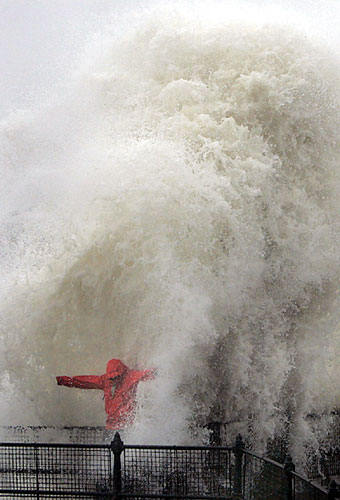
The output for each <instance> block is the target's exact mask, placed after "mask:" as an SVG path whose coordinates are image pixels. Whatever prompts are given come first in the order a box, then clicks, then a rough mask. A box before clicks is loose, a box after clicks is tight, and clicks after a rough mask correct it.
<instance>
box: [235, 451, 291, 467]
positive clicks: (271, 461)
mask: <svg viewBox="0 0 340 500" xmlns="http://www.w3.org/2000/svg"><path fill="white" fill-rule="evenodd" d="M243 453H244V454H245V455H250V456H251V457H254V458H257V459H258V460H261V461H263V462H266V463H268V464H270V465H274V466H275V467H278V468H279V469H283V470H284V465H283V464H280V463H279V462H275V460H272V459H271V458H267V457H265V456H263V455H259V454H258V453H254V452H253V451H249V450H243Z"/></svg>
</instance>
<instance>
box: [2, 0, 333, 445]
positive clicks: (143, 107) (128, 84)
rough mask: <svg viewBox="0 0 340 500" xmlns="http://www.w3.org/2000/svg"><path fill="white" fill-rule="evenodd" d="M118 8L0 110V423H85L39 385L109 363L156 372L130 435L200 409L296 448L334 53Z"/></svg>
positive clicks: (328, 240)
mask: <svg viewBox="0 0 340 500" xmlns="http://www.w3.org/2000/svg"><path fill="white" fill-rule="evenodd" d="M216 8H217V7H216ZM224 14H225V12H224ZM137 17H138V16H135V17H134V18H133V20H131V26H130V27H129V24H127V25H126V26H125V28H124V29H122V28H121V27H119V26H118V24H117V21H116V30H115V29H114V28H112V35H110V32H109V30H108V29H107V27H106V31H105V36H104V35H103V37H102V38H96V39H95V40H94V41H93V47H92V48H91V47H90V48H89V49H88V51H87V56H86V62H85V63H84V62H83V63H79V65H76V70H75V71H73V72H72V74H70V73H71V72H70V71H65V75H64V77H63V78H64V80H63V81H62V83H61V84H60V86H59V87H58V89H56V90H55V91H54V92H53V95H49V94H48V92H47V91H46V90H45V91H44V92H43V91H42V92H41V99H39V95H38V96H36V95H35V96H34V99H33V98H32V101H34V104H31V106H26V108H25V109H24V110H15V109H14V110H13V111H12V112H8V113H7V112H6V114H4V118H3V120H2V122H1V151H2V154H1V155H2V173H1V187H0V189H1V201H0V203H1V220H0V222H1V230H2V244H1V249H0V252H1V283H2V287H1V290H2V299H1V314H2V317H1V332H2V337H1V339H2V348H1V377H2V381H3V411H2V415H1V423H2V424H8V423H10V424H23V425H25V424H31V425H32V424H43V425H96V424H97V425H101V424H103V423H104V420H105V417H104V404H103V402H102V401H101V394H100V392H99V391H98V392H97V391H77V390H69V389H63V388H60V387H57V386H56V383H55V375H72V374H100V373H104V371H105V366H106V362H107V360H108V359H110V358H113V357H114V358H121V359H122V360H123V361H124V362H126V363H127V364H129V365H130V366H131V367H132V366H133V367H140V368H144V367H145V368H148V367H157V368H158V378H157V380H156V381H154V382H149V383H145V384H144V385H143V386H142V385H141V386H140V390H139V403H140V409H139V414H138V418H137V421H136V424H135V426H134V427H133V428H132V429H131V430H130V433H129V440H130V442H131V441H136V440H139V441H146V442H150V441H152V442H170V443H188V442H192V441H195V440H196V441H200V440H201V439H202V435H203V434H204V432H205V431H204V430H203V429H204V426H205V425H206V424H207V423H208V422H209V421H220V422H224V423H229V425H227V433H229V435H228V436H227V437H228V440H229V441H230V440H231V438H233V437H234V436H235V432H236V431H237V432H238V431H241V432H242V433H243V434H244V435H245V436H249V437H250V439H251V440H252V441H253V442H254V443H255V446H256V447H257V448H259V447H260V446H261V445H262V444H263V443H264V442H265V441H266V440H267V439H268V438H270V437H273V436H274V435H282V434H283V433H285V432H287V430H288V432H289V435H290V439H291V441H292V442H297V443H298V448H299V450H300V452H301V453H302V451H301V450H303V449H304V448H306V447H310V446H312V447H317V446H318V442H320V441H321V440H324V439H325V438H326V437H327V436H328V439H329V432H330V430H331V429H333V428H334V423H333V422H332V420H333V418H334V417H333V416H332V410H334V409H335V408H337V407H339V405H340V386H339V383H338V381H339V377H340V366H339V355H340V325H339V306H340V304H339V298H338V292H339V277H340V241H339V240H340V238H339V237H340V212H339V209H340V199H339V190H340V163H339V162H340V154H339V153H340V150H339V129H340V117H339V102H340V99H339V98H340V95H339V88H340V87H339V72H338V64H337V62H336V61H334V60H333V58H332V55H331V51H330V49H329V48H325V47H322V46H321V43H320V42H318V41H317V40H316V39H314V38H313V37H310V36H307V35H305V34H304V33H302V32H299V31H297V30H296V29H295V28H289V27H287V26H286V27H284V26H279V25H278V24H277V23H275V22H272V23H270V22H266V23H256V22H253V23H250V22H247V21H243V22H240V21H236V20H235V19H233V20H232V21H230V20H228V15H224V16H222V20H220V21H219V22H217V21H216V19H213V16H211V18H208V17H207V16H206V17H204V16H203V15H202V16H200V15H199V13H197V12H196V13H195V16H194V17H193V16H190V15H189V14H188V9H183V12H181V9H178V10H177V11H176V12H174V11H172V10H171V9H170V8H168V9H167V10H166V11H165V10H164V9H163V10H156V11H153V12H149V13H148V14H145V13H143V15H142V14H141V20H140V21H138V22H137V20H136V19H137ZM217 17H218V15H217ZM59 78H61V77H59ZM23 83H24V82H23ZM296 453H297V452H296Z"/></svg>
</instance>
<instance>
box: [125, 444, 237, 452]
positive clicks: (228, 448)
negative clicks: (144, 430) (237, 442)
mask: <svg viewBox="0 0 340 500" xmlns="http://www.w3.org/2000/svg"><path fill="white" fill-rule="evenodd" d="M124 449H125V450H131V449H137V450H138V449H142V450H173V451H176V450H189V451H214V450H215V451H232V450H233V449H234V447H233V446H177V445H170V444H169V445H157V444H151V445H150V444H149V445H144V444H124Z"/></svg>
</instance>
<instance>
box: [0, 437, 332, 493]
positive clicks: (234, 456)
mask: <svg viewBox="0 0 340 500" xmlns="http://www.w3.org/2000/svg"><path fill="white" fill-rule="evenodd" d="M0 497H1V498H6V499H7V500H15V499H19V498H26V499H30V500H31V499H32V500H33V499H40V500H45V499H52V498H55V499H62V498H64V499H65V498H67V499H69V500H71V499H74V498H77V499H85V498H101V499H105V498H106V499H107V498H110V499H116V500H118V499H130V500H137V499H140V500H142V499H145V500H148V499H150V500H151V499H165V498H167V499H187V500H189V499H191V500H200V499H202V500H203V499H206V500H208V499H209V500H227V499H233V500H237V499H242V500H326V499H328V500H334V499H336V498H340V492H339V491H338V489H337V486H336V484H335V483H334V484H332V485H331V488H330V489H329V491H326V490H325V489H324V488H322V487H321V486H318V485H316V484H314V483H313V482H311V481H309V480H308V479H306V478H304V477H302V476H301V475H299V474H297V473H296V472H295V467H294V464H293V463H292V460H291V458H290V457H289V456H288V457H287V459H286V462H285V464H283V465H282V464H279V463H277V462H275V461H273V460H270V459H268V458H264V457H261V456H260V455H257V454H256V453H253V452H251V451H249V450H247V449H245V447H244V443H243V441H242V438H241V436H238V437H237V439H236V442H235V445H234V446H218V447H214V446H200V447H195V446H187V447H184V446H141V445H140V446H138V445H124V443H123V442H122V441H121V439H120V436H119V434H118V433H116V434H115V437H114V440H113V441H112V443H111V444H110V445H107V444H103V445H89V444H78V445H75V444H68V445H67V444H57V443H53V444H39V443H35V444H28V443H23V444H19V443H3V444H0Z"/></svg>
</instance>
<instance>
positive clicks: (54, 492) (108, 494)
mask: <svg viewBox="0 0 340 500" xmlns="http://www.w3.org/2000/svg"><path fill="white" fill-rule="evenodd" d="M14 493H15V495H40V496H43V495H46V496H50V495H57V496H62V497H64V496H65V497H66V496H77V497H107V498H112V497H113V495H114V492H113V491H105V492H104V491H102V492H98V491H79V490H78V491H73V490H40V489H39V490H18V489H15V490H5V489H3V490H0V495H13V494H14ZM130 496H131V495H130Z"/></svg>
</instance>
